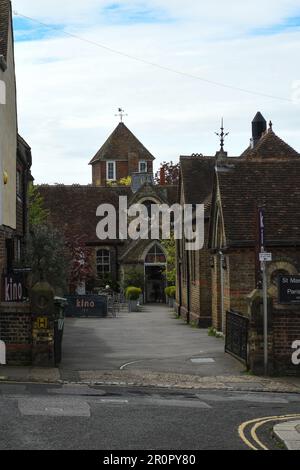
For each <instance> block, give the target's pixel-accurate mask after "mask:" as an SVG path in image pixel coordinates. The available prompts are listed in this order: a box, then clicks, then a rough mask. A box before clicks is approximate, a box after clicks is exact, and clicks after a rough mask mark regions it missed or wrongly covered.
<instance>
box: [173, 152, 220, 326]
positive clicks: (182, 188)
mask: <svg viewBox="0 0 300 470" xmlns="http://www.w3.org/2000/svg"><path fill="white" fill-rule="evenodd" d="M215 165H216V157H204V156H202V155H194V156H191V157H188V156H183V157H181V158H180V179H179V202H180V204H181V205H182V206H183V205H184V204H204V205H205V248H204V249H202V250H198V251H187V250H186V240H185V239H184V238H183V239H182V240H178V241H177V246H176V248H177V250H176V251H177V257H176V258H177V270H176V271H177V282H176V286H177V296H176V297H177V299H176V309H177V312H178V314H180V315H181V316H182V317H183V318H185V319H186V320H187V322H188V323H189V322H196V323H197V324H198V325H199V326H200V327H206V326H209V325H210V324H211V270H210V264H209V263H210V254H209V252H208V248H207V240H208V230H209V221H210V202H211V193H212V186H213V179H214V171H215ZM200 306H201V308H200Z"/></svg>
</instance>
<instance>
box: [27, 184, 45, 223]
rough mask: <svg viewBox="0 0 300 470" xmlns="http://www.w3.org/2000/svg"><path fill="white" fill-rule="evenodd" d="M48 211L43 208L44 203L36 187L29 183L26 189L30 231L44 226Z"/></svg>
mask: <svg viewBox="0 0 300 470" xmlns="http://www.w3.org/2000/svg"><path fill="white" fill-rule="evenodd" d="M48 216H49V211H47V210H46V209H45V208H44V201H43V198H42V196H41V195H40V192H39V190H38V187H37V186H34V185H33V183H30V185H29V189H28V221H29V227H30V229H31V228H33V227H35V226H37V225H42V224H45V223H46V221H47V219H48Z"/></svg>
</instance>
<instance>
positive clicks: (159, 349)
mask: <svg viewBox="0 0 300 470" xmlns="http://www.w3.org/2000/svg"><path fill="white" fill-rule="evenodd" d="M5 381H17V382H38V383H42V382H46V383H49V382H50V383H61V382H68V383H70V382H76V383H88V384H122V385H135V386H154V387H157V386H159V387H175V388H179V389H200V390H201V389H202V390H203V389H204V390H205V389H206V390H209V389H214V390H216V389H220V390H229V391H232V390H236V391H254V392H255V391H266V392H268V391H269V392H290V393H292V392H295V393H300V379H299V378H280V379H272V378H263V377H257V376H252V375H249V374H246V373H245V368H244V366H243V365H242V364H241V363H240V362H238V361H237V360H235V359H234V358H233V357H231V356H230V355H228V354H224V340H222V339H216V338H212V337H209V336H208V334H207V330H199V329H197V328H191V327H190V326H187V325H186V323H184V322H183V321H182V320H181V319H176V318H175V315H174V313H173V312H172V311H171V310H170V309H169V308H167V307H165V306H158V305H154V306H152V305H151V306H144V307H143V308H142V311H141V312H137V313H127V312H123V313H121V314H120V315H119V316H118V318H105V319H95V318H86V319H72V318H68V319H67V320H66V326H65V334H64V341H63V362H62V364H61V367H60V368H59V369H56V368H52V369H51V368H37V367H7V366H0V383H1V382H5Z"/></svg>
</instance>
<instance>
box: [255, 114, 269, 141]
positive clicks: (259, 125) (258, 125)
mask: <svg viewBox="0 0 300 470" xmlns="http://www.w3.org/2000/svg"><path fill="white" fill-rule="evenodd" d="M266 130H267V121H266V120H265V118H264V117H263V115H262V114H261V113H260V112H258V113H257V114H256V116H255V118H254V119H253V121H252V145H253V147H255V146H256V144H257V143H258V141H259V139H260V138H261V137H262V136H263V134H264V133H265V132H266Z"/></svg>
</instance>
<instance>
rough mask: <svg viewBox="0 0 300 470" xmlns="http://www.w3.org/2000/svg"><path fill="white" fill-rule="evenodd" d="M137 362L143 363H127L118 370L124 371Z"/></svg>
mask: <svg viewBox="0 0 300 470" xmlns="http://www.w3.org/2000/svg"><path fill="white" fill-rule="evenodd" d="M138 362H143V361H133V362H127V363H126V364H123V366H121V367H120V370H124V369H126V367H128V366H131V365H132V364H137V363H138Z"/></svg>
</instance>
